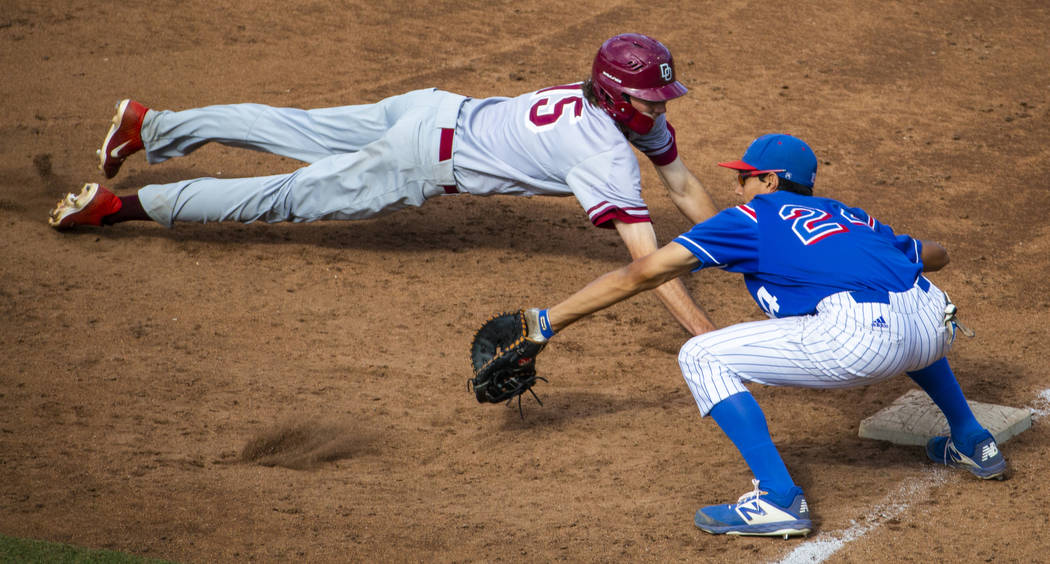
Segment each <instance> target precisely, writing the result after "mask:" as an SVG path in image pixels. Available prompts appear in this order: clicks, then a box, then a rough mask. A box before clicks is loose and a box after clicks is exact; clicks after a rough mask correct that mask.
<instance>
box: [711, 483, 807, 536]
mask: <svg viewBox="0 0 1050 564" xmlns="http://www.w3.org/2000/svg"><path fill="white" fill-rule="evenodd" d="M751 483H752V484H754V486H755V489H754V490H753V491H750V492H748V493H746V494H744V495H742V496H740V499H739V500H737V502H736V503H729V504H723V505H709V506H707V507H704V508H703V509H700V510H699V511H697V512H696V517H694V518H693V523H694V524H696V526H697V527H699V528H700V529H701V530H702V531H705V532H708V533H711V534H714V535H746V536H762V537H784V538H785V539H786V538H788V537H790V536H793V535H803V536H805V535H808V534H809V532H810V531H812V530H813V522H812V521H810V519H809V505H808V504H807V503H806V498H805V496H803V495H802V489H801V488H798V487H795V488H793V489H792V491H791V492H788V494H787V495H786V496H784V497H789V498H790V503H788V504H787V505H782V503H783V502H785V501H786V500H779V501H778V500H774V499H773V498H772V496H771V495H770V494H769V492H766V491H762V490H761V489H759V487H758V480H751ZM792 494H793V495H792Z"/></svg>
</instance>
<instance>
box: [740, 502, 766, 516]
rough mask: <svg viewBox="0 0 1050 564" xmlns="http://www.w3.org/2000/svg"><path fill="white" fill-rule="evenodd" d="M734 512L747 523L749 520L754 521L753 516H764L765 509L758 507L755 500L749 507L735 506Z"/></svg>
mask: <svg viewBox="0 0 1050 564" xmlns="http://www.w3.org/2000/svg"><path fill="white" fill-rule="evenodd" d="M736 510H737V513H739V514H740V516H741V517H743V518H744V519H745V520H747V521H750V520H752V519H754V518H755V516H760V515H765V514H766V510H765V508H763V507H762V506H761V505H759V503H758V501H757V500H756V501H752V502H751V505H737V506H736Z"/></svg>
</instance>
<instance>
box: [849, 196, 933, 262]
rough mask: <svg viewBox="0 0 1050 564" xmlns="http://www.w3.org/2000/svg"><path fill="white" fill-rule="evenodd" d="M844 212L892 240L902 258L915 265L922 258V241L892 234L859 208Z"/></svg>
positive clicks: (890, 228)
mask: <svg viewBox="0 0 1050 564" xmlns="http://www.w3.org/2000/svg"><path fill="white" fill-rule="evenodd" d="M846 211H847V212H848V213H849V214H851V215H852V216H853V217H854V218H856V220H857V221H859V222H862V223H863V224H864V225H867V226H868V227H870V228H871V229H872V231H874V232H876V233H878V234H879V235H882V236H883V237H886V238H889V239H893V246H894V247H895V248H896V249H897V250H898V251H900V252H902V253H904V256H906V257H908V260H910V261H911V262H914V263H917V262H919V261H920V260H921V259H920V257H921V256H922V241H920V240H918V239H915V238H914V237H912V236H911V235H905V234H903V233H902V234H900V235H898V234H896V233H894V232H893V228H892V227H890V226H889V225H886V224H885V223H882V222H880V221H879V220H877V219H875V218H874V217H872V216H871V215H870V214H868V212H866V211H864V210H862V209H860V208H846ZM847 219H849V218H847Z"/></svg>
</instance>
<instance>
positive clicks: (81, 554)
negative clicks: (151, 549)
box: [0, 535, 164, 564]
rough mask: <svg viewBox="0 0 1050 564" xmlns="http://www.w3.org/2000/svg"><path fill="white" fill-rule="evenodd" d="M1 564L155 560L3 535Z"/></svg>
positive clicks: (140, 562) (123, 563)
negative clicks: (13, 563) (14, 563)
mask: <svg viewBox="0 0 1050 564" xmlns="http://www.w3.org/2000/svg"><path fill="white" fill-rule="evenodd" d="M0 562H48V563H51V562H75V563H78V564H82V563H92V564H145V563H153V564H156V563H160V562H164V561H162V560H152V559H146V558H140V557H138V556H131V555H129V554H122V553H120V552H113V551H111V550H93V549H88V548H80V547H77V546H70V545H67V544H58V543H54V542H45V541H38V540H28V539H16V538H11V537H6V536H4V535H0Z"/></svg>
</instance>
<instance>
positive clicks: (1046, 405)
mask: <svg viewBox="0 0 1050 564" xmlns="http://www.w3.org/2000/svg"><path fill="white" fill-rule="evenodd" d="M1029 409H1031V410H1032V419H1033V420H1034V419H1039V418H1042V417H1045V416H1046V415H1050V390H1043V391H1041V392H1039V398H1038V399H1036V401H1035V406H1033V407H1031V408H1029Z"/></svg>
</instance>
